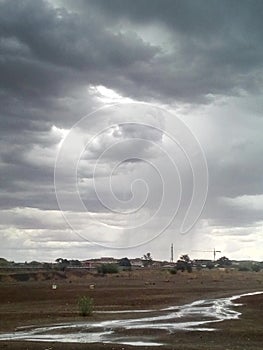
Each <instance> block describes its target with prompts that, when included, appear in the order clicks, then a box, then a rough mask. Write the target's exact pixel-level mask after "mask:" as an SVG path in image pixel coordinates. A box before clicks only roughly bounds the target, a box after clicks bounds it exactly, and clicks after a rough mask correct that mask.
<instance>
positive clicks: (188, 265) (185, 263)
mask: <svg viewBox="0 0 263 350" xmlns="http://www.w3.org/2000/svg"><path fill="white" fill-rule="evenodd" d="M176 268H177V270H180V271H182V272H184V271H185V270H186V271H187V272H192V270H193V263H192V261H191V259H190V258H189V255H187V254H184V255H181V256H180V258H179V260H177V262H176Z"/></svg>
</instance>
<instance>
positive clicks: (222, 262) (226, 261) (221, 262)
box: [217, 256, 232, 267]
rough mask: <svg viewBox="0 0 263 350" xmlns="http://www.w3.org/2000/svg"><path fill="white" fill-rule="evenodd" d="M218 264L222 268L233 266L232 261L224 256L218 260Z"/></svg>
mask: <svg viewBox="0 0 263 350" xmlns="http://www.w3.org/2000/svg"><path fill="white" fill-rule="evenodd" d="M217 263H218V265H219V266H220V267H228V266H231V265H232V262H231V260H229V259H228V258H227V257H226V256H222V257H221V258H220V259H218V260H217Z"/></svg>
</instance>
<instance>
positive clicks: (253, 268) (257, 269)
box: [251, 264, 261, 272]
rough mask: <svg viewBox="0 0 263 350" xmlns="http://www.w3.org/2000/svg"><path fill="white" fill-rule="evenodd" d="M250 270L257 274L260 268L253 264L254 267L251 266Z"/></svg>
mask: <svg viewBox="0 0 263 350" xmlns="http://www.w3.org/2000/svg"><path fill="white" fill-rule="evenodd" d="M251 269H252V271H254V272H259V271H260V270H261V267H260V265H259V264H254V265H252V267H251Z"/></svg>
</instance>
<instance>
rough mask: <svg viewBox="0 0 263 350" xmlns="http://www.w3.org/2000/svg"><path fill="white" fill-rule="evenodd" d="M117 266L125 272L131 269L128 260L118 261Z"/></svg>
mask: <svg viewBox="0 0 263 350" xmlns="http://www.w3.org/2000/svg"><path fill="white" fill-rule="evenodd" d="M119 266H121V267H123V268H124V269H126V270H130V269H131V262H130V260H129V259H128V258H126V257H125V258H122V259H120V260H119Z"/></svg>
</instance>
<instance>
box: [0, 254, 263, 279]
mask: <svg viewBox="0 0 263 350" xmlns="http://www.w3.org/2000/svg"><path fill="white" fill-rule="evenodd" d="M143 268H147V269H160V268H161V269H168V270H170V271H171V273H176V272H177V271H181V272H184V271H186V272H192V271H193V270H201V269H237V270H239V271H255V272H258V271H260V270H261V269H263V262H260V261H253V260H240V261H238V260H230V259H228V258H227V257H225V256H223V257H220V258H219V259H193V260H192V259H191V258H190V257H189V255H187V254H185V255H181V256H180V257H179V258H178V260H177V261H159V260H154V259H153V257H152V256H151V253H146V254H145V255H144V256H143V257H138V258H130V259H129V258H127V257H123V258H121V259H117V258H114V257H100V258H93V259H87V260H78V259H66V258H60V257H59V258H57V259H56V260H55V261H54V262H52V263H51V262H39V261H30V262H27V261H26V262H15V261H8V260H6V259H4V258H0V269H1V270H5V269H8V270H12V269H27V270H28V269H44V270H52V269H55V270H60V271H65V270H68V269H86V270H90V271H97V272H98V273H102V274H104V273H117V272H119V271H121V270H131V269H143Z"/></svg>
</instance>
